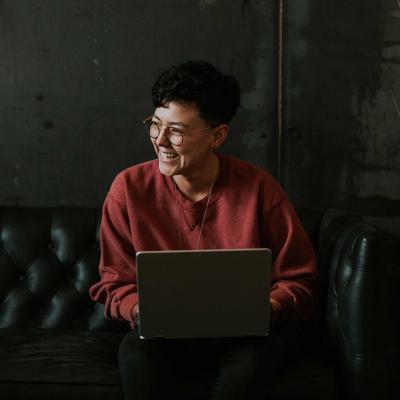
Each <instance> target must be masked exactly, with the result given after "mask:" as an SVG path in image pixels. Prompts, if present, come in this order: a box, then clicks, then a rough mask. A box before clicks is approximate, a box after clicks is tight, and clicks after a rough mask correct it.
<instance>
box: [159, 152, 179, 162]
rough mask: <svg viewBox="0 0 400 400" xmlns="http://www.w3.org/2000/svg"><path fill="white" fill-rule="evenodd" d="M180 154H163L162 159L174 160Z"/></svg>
mask: <svg viewBox="0 0 400 400" xmlns="http://www.w3.org/2000/svg"><path fill="white" fill-rule="evenodd" d="M177 156H178V154H176V153H165V152H161V158H162V159H163V160H172V159H173V158H175V157H177Z"/></svg>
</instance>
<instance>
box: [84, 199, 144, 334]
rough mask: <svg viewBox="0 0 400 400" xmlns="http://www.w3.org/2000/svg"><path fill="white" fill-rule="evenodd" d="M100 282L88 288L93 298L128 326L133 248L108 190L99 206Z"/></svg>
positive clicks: (133, 293)
mask: <svg viewBox="0 0 400 400" xmlns="http://www.w3.org/2000/svg"><path fill="white" fill-rule="evenodd" d="M100 248H101V258H100V265H99V271H100V281H99V282H97V283H96V284H94V285H93V286H92V287H91V288H90V291H89V293H90V296H91V298H92V299H93V300H94V301H97V302H100V303H103V304H104V306H105V307H104V312H105V315H106V316H107V317H110V318H112V319H125V320H127V321H128V322H129V323H130V325H131V326H132V327H134V325H135V322H134V319H133V315H132V314H133V312H132V311H133V308H134V306H135V305H136V303H137V286H136V261H135V249H134V246H133V243H132V237H131V233H130V225H129V218H128V214H127V210H126V209H124V207H122V206H121V205H119V204H118V203H117V202H116V201H115V200H114V199H113V198H112V196H111V194H110V193H109V194H108V195H107V198H106V200H105V202H104V205H103V212H102V220H101V226H100Z"/></svg>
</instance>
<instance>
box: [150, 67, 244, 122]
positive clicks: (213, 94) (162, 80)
mask: <svg viewBox="0 0 400 400" xmlns="http://www.w3.org/2000/svg"><path fill="white" fill-rule="evenodd" d="M151 93H152V98H153V104H154V107H164V106H165V105H166V104H167V103H169V102H170V101H178V102H179V101H181V102H185V103H195V104H196V106H197V108H198V110H199V116H200V117H201V118H202V119H204V120H205V121H207V122H208V123H211V124H220V123H227V124H228V123H229V122H230V121H231V119H232V118H233V116H234V115H235V114H236V110H237V108H238V106H239V104H240V87H239V84H238V81H237V80H236V78H235V77H233V76H231V75H224V74H222V73H221V72H220V71H219V70H218V69H217V68H216V67H214V66H213V65H212V64H210V63H209V62H207V61H202V60H199V61H187V62H184V63H182V64H179V65H172V66H171V67H169V68H167V69H165V70H164V71H162V72H161V74H160V75H159V76H158V78H157V79H156V81H155V83H154V85H153V87H152V90H151Z"/></svg>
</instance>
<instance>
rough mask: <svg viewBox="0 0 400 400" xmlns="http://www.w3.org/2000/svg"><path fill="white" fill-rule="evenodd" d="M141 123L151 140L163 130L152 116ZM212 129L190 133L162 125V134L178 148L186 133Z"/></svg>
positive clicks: (209, 127) (160, 124)
mask: <svg viewBox="0 0 400 400" xmlns="http://www.w3.org/2000/svg"><path fill="white" fill-rule="evenodd" d="M142 122H143V124H144V126H145V128H146V131H147V133H148V134H149V135H150V137H151V138H152V139H157V138H158V137H159V136H160V134H161V131H162V130H163V124H162V123H161V122H158V121H154V120H153V116H151V117H148V118H146V119H145V120H143V121H142ZM212 128H214V127H213V126H207V127H206V128H201V129H195V130H192V131H185V130H184V129H182V128H177V127H175V126H169V125H164V133H165V136H166V137H167V139H168V140H169V142H170V143H171V144H173V145H174V146H180V145H181V144H182V142H183V138H184V137H185V135H187V134H188V133H194V132H201V131H205V130H208V129H212Z"/></svg>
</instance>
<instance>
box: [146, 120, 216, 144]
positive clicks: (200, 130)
mask: <svg viewBox="0 0 400 400" xmlns="http://www.w3.org/2000/svg"><path fill="white" fill-rule="evenodd" d="M153 118H154V115H151V116H150V117H147V118H145V119H144V120H143V121H142V124H143V125H144V126H145V128H146V131H147V133H148V134H149V136H150V137H151V138H152V139H158V138H159V137H160V135H161V132H162V131H163V127H164V131H166V130H167V129H168V132H170V128H171V125H164V124H160V130H159V132H158V135H157V136H156V137H154V136H151V134H150V130H149V129H147V126H146V123H147V122H148V121H150V120H151V122H153V121H152V119H153ZM217 126H218V125H211V126H207V127H206V128H201V129H194V130H191V131H188V132H185V133H182V134H179V135H180V136H181V137H182V141H181V142H180V143H179V144H174V143H172V142H171V140H170V138H169V137H168V133H166V136H167V139H168V141H169V142H170V143H171V144H173V145H174V146H182V143H183V139H184V138H185V136H186V135H187V134H188V133H195V132H202V131H205V130H207V129H213V128H216V127H217ZM175 135H177V134H175Z"/></svg>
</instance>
